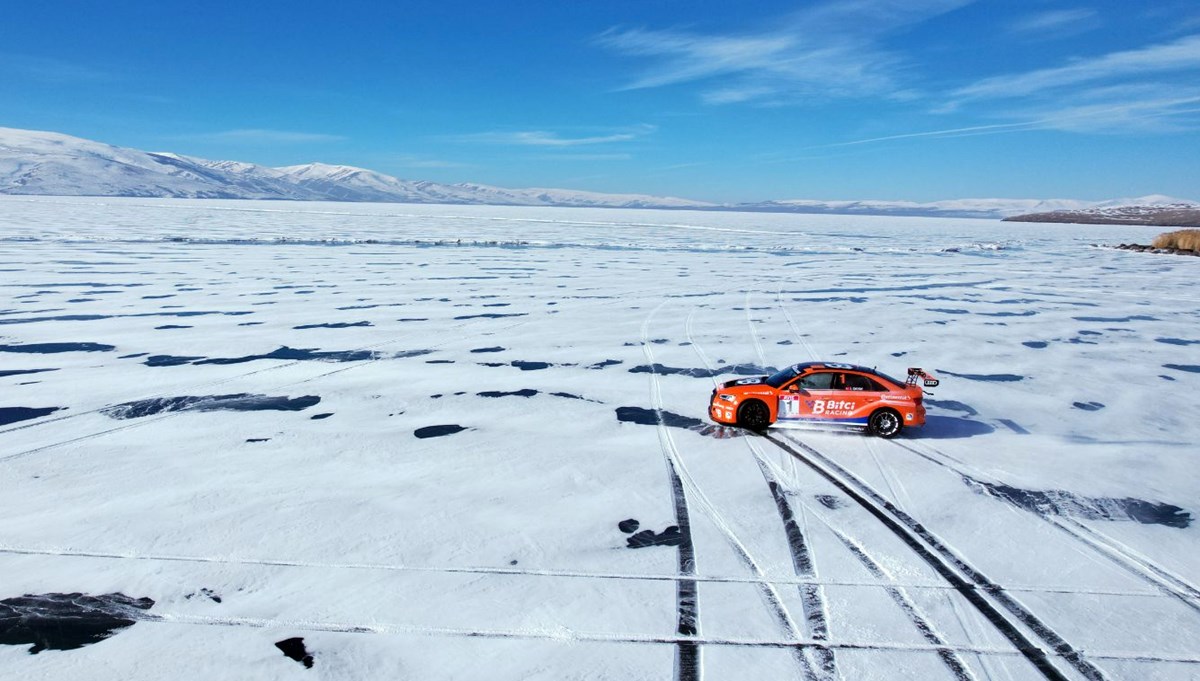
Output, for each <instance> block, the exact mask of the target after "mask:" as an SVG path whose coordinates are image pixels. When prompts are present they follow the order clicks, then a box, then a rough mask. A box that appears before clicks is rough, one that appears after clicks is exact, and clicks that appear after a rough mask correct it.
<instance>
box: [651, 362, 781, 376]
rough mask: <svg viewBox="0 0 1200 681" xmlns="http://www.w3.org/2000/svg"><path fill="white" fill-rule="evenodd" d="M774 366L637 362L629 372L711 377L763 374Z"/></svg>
mask: <svg viewBox="0 0 1200 681" xmlns="http://www.w3.org/2000/svg"><path fill="white" fill-rule="evenodd" d="M775 371H776V369H775V368H774V367H760V366H758V365H756V364H730V365H729V366H723V367H721V368H719V369H701V368H696V367H669V366H664V365H662V364H659V363H657V362H655V363H654V364H639V365H638V366H635V367H633V368H632V369H630V370H629V373H631V374H658V375H660V376H670V375H681V376H691V377H692V378H712V377H714V376H721V375H722V374H734V375H735V376H763V375H768V374H773V373H775Z"/></svg>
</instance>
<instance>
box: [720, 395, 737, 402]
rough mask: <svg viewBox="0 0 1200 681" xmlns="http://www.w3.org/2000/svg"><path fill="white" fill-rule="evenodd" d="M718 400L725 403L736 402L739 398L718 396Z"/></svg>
mask: <svg viewBox="0 0 1200 681" xmlns="http://www.w3.org/2000/svg"><path fill="white" fill-rule="evenodd" d="M717 399H719V400H722V401H725V402H736V401H737V398H736V397H734V396H733V395H717Z"/></svg>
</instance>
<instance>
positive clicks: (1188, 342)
mask: <svg viewBox="0 0 1200 681" xmlns="http://www.w3.org/2000/svg"><path fill="white" fill-rule="evenodd" d="M1154 342H1156V343H1166V344H1167V345H1184V346H1187V345H1200V340H1187V339H1184V338H1155V339H1154Z"/></svg>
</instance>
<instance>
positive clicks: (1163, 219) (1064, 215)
mask: <svg viewBox="0 0 1200 681" xmlns="http://www.w3.org/2000/svg"><path fill="white" fill-rule="evenodd" d="M1161 198H1163V199H1167V197H1161ZM1168 200H1169V202H1166V203H1158V204H1150V203H1149V202H1146V203H1141V204H1136V205H1124V206H1107V207H1101V208H1084V209H1078V210H1057V211H1049V212H1045V213H1029V214H1026V215H1016V216H1013V217H1007V218H1004V219H1005V220H1006V221H1011V222H1058V223H1080V224H1089V225H1148V226H1152V227H1200V204H1198V203H1193V202H1187V201H1180V200H1178V199H1168Z"/></svg>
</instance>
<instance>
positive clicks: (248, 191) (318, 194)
mask: <svg viewBox="0 0 1200 681" xmlns="http://www.w3.org/2000/svg"><path fill="white" fill-rule="evenodd" d="M0 194H19V195H42V196H134V197H162V198H199V199H282V200H291V201H347V202H372V203H437V204H459V205H495V206H569V207H592V208H660V209H689V210H718V211H745V212H770V213H802V214H844V215H884V216H914V217H953V218H986V219H1001V218H1009V217H1013V216H1018V215H1026V214H1030V213H1054V212H1060V211H1080V210H1090V209H1097V208H1103V209H1109V208H1119V207H1128V206H1151V207H1153V206H1166V205H1172V204H1180V205H1187V206H1193V207H1194V206H1196V205H1200V204H1196V203H1195V202H1191V201H1185V200H1182V199H1175V198H1171V197H1168V196H1161V195H1151V196H1144V197H1140V198H1134V199H1114V200H1110V201H1079V200H1074V199H1045V200H1042V199H955V200H949V201H934V202H928V203H917V202H912V201H874V200H864V201H818V200H812V199H789V200H778V201H762V202H755V203H738V204H715V203H709V202H704V201H695V200H690V199H681V198H674V197H665V196H650V195H645V194H604V193H599V192H589V191H579V190H572V189H548V188H528V189H506V188H503V187H494V186H490V185H483V184H474V183H467V182H462V183H455V184H442V183H438V182H429V181H424V180H404V179H400V178H396V177H392V176H390V175H385V174H383V173H379V172H376V171H373V170H368V169H366V168H356V167H354V166H346V165H329V164H325V163H307V164H303V165H295V166H286V167H282V168H270V167H267V166H261V165H257V164H254V163H245V162H242V161H213V160H207V159H202V158H195V157H192V156H185V155H182V154H176V153H170V152H145V151H139V150H137V149H130V148H125V147H117V146H113V145H109V144H104V143H101V142H94V141H91V140H86V139H81V138H78V137H71V136H69V135H63V134H60V133H54V132H40V131H33V130H18V129H15V128H0ZM1055 221H1063V220H1055Z"/></svg>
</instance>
